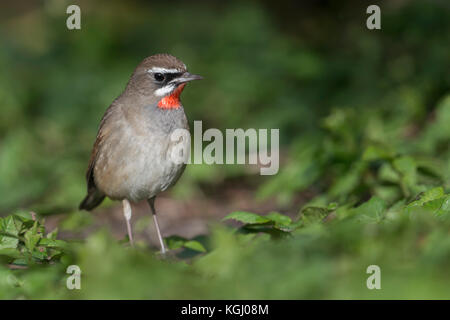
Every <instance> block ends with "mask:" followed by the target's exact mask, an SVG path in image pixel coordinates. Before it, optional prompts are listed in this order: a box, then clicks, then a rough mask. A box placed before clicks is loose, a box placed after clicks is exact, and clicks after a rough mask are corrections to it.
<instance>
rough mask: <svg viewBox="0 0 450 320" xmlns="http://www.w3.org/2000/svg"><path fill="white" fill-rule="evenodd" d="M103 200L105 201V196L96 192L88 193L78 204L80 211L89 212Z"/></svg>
mask: <svg viewBox="0 0 450 320" xmlns="http://www.w3.org/2000/svg"><path fill="white" fill-rule="evenodd" d="M103 199H105V195H104V194H103V193H101V192H100V191H98V190H95V191H92V192H91V191H90V192H88V194H87V196H86V197H85V198H84V200H83V201H82V202H81V203H80V206H79V209H80V210H87V211H90V210H92V209H94V208H95V207H96V206H98V205H99V204H100V203H102V201H103Z"/></svg>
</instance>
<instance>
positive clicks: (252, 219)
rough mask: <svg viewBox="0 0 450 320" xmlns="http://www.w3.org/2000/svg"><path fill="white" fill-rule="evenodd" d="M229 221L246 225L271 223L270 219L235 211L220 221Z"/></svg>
mask: <svg viewBox="0 0 450 320" xmlns="http://www.w3.org/2000/svg"><path fill="white" fill-rule="evenodd" d="M229 219H234V220H237V221H239V222H243V223H247V224H258V223H267V222H270V221H271V220H270V219H267V218H265V217H262V216H260V215H258V214H255V213H251V212H244V211H236V212H233V213H230V214H229V215H227V216H226V217H225V218H223V219H222V221H224V220H229Z"/></svg>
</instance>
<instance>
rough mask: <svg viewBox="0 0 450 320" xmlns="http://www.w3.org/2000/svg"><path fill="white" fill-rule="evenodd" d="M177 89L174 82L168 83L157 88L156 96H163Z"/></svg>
mask: <svg viewBox="0 0 450 320" xmlns="http://www.w3.org/2000/svg"><path fill="white" fill-rule="evenodd" d="M174 89H175V85H174V84H168V85H166V86H164V87H162V88H159V89H157V90H155V96H158V97H163V96H166V95H168V94H169V93H171V92H172V91H173V90H174Z"/></svg>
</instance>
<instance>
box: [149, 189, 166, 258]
mask: <svg viewBox="0 0 450 320" xmlns="http://www.w3.org/2000/svg"><path fill="white" fill-rule="evenodd" d="M148 204H149V205H150V209H151V210H152V215H153V221H154V222H155V227H156V233H157V234H158V239H159V243H160V245H161V253H162V254H165V253H166V248H165V247H164V240H163V237H162V236H161V231H160V230H159V225H158V219H156V211H155V197H153V198H151V199H148Z"/></svg>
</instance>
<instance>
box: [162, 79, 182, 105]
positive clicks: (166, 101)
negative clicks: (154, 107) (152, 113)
mask: <svg viewBox="0 0 450 320" xmlns="http://www.w3.org/2000/svg"><path fill="white" fill-rule="evenodd" d="M185 86H186V83H183V84H180V85H179V86H178V87H177V88H176V89H175V90H174V91H173V92H172V93H171V94H170V95H168V96H165V97H164V98H162V99H161V100H159V102H158V108H161V109H178V108H179V107H180V106H181V103H180V94H181V92H182V91H183V89H184V87H185Z"/></svg>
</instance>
